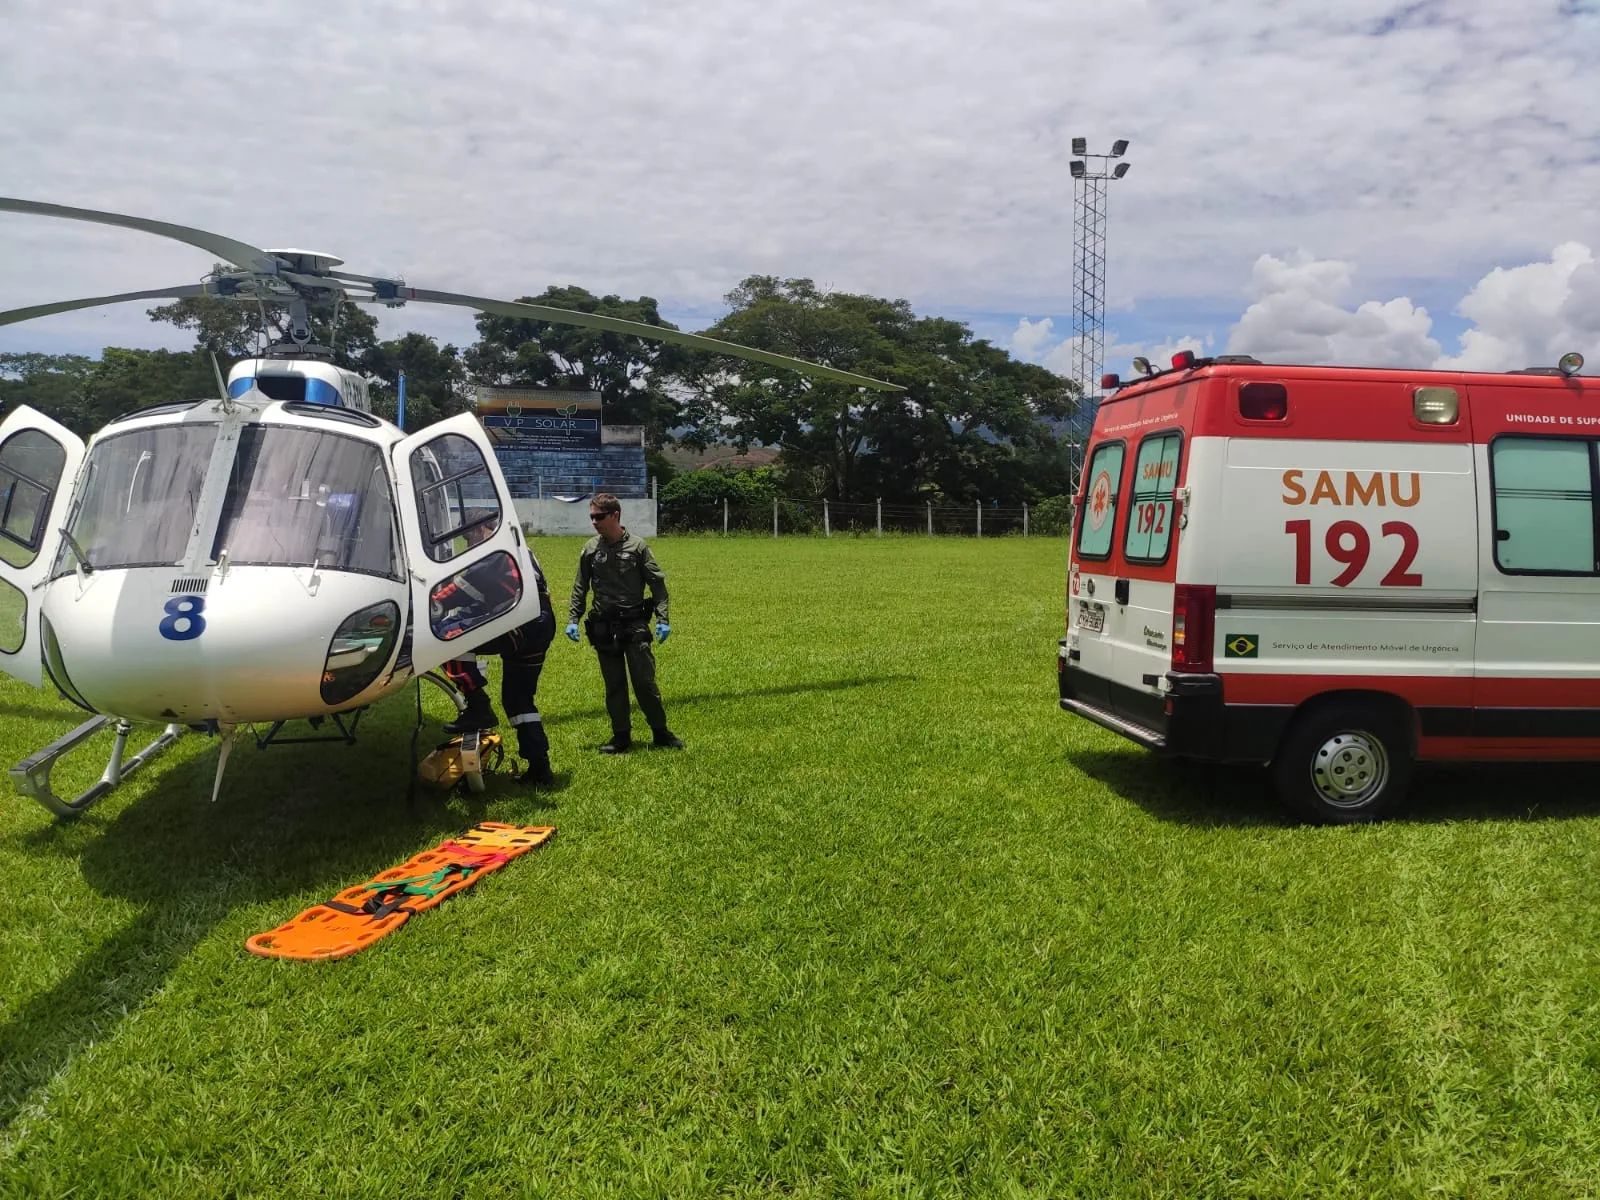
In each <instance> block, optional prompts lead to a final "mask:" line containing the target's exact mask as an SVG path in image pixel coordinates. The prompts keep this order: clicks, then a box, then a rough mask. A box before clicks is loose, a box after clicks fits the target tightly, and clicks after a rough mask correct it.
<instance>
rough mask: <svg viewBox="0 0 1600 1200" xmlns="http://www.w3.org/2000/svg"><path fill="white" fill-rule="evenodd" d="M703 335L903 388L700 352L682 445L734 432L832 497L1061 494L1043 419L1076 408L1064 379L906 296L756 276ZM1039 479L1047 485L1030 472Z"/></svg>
mask: <svg viewBox="0 0 1600 1200" xmlns="http://www.w3.org/2000/svg"><path fill="white" fill-rule="evenodd" d="M727 300H728V303H729V305H730V306H731V307H732V309H733V311H732V312H730V313H729V314H728V315H727V316H726V317H724V318H723V319H722V320H721V321H719V322H718V323H717V324H716V325H715V326H713V327H712V328H711V329H709V330H706V333H707V334H708V335H710V336H712V337H720V338H725V339H727V340H728V341H733V342H739V343H742V344H744V345H748V346H755V347H758V348H760V349H765V350H774V351H777V352H779V353H782V354H788V355H793V356H795V357H797V358H805V359H810V360H812V361H815V362H821V363H824V364H826V365H829V366H834V367H841V368H843V369H845V370H850V371H856V372H859V373H860V374H864V375H871V376H874V377H876V378H879V379H883V380H886V381H888V382H891V383H898V384H901V385H902V386H903V387H904V388H905V389H906V390H905V391H904V392H897V393H895V392H874V391H867V390H864V389H858V388H856V387H852V386H849V385H845V384H837V383H831V382H826V381H822V382H819V381H816V380H814V379H810V378H807V377H805V376H802V375H799V374H798V373H796V372H791V371H774V370H771V369H769V368H762V367H754V368H752V367H751V366H749V365H747V364H744V363H740V364H739V365H738V366H736V367H732V368H730V367H728V366H727V365H726V364H725V362H718V363H713V362H711V361H709V360H706V359H703V358H697V359H696V360H695V361H694V363H693V365H692V367H691V369H690V371H689V372H687V374H688V377H689V378H690V379H691V380H692V381H693V382H694V384H695V385H696V390H697V396H696V399H695V400H694V401H693V402H691V403H690V404H689V405H687V406H686V408H685V412H684V417H683V419H684V420H685V421H686V422H688V423H690V425H691V432H690V433H689V434H688V435H687V436H686V437H685V438H684V439H683V440H685V441H688V442H690V443H691V444H698V445H705V444H707V443H708V442H710V441H715V440H720V439H723V438H732V439H733V440H734V441H736V442H737V443H738V444H739V445H740V446H741V448H747V447H748V446H749V445H750V444H751V443H762V444H765V445H769V446H777V447H779V448H780V449H781V450H782V453H783V458H784V463H785V466H786V467H787V468H788V471H789V473H790V476H791V478H795V477H803V476H804V475H809V476H810V477H811V478H812V480H813V482H814V486H815V491H816V493H817V494H820V495H824V496H828V497H831V498H833V499H838V500H869V499H872V498H873V497H875V496H879V497H882V498H884V499H887V500H896V501H914V500H921V499H924V498H929V499H941V500H952V501H954V500H962V501H967V500H976V499H983V500H996V501H1001V502H1005V503H1015V502H1020V501H1023V500H1027V499H1031V498H1033V497H1035V496H1037V495H1047V494H1052V493H1054V492H1057V491H1060V490H1062V487H1061V486H1060V485H1058V483H1057V482H1056V480H1055V478H1054V476H1055V475H1056V474H1057V473H1058V472H1057V470H1056V469H1055V467H1054V466H1053V465H1052V464H1053V463H1054V461H1055V459H1056V458H1058V457H1060V453H1059V444H1058V442H1057V439H1056V438H1055V435H1054V433H1053V432H1052V431H1051V429H1050V428H1049V426H1048V425H1047V424H1045V422H1044V421H1043V420H1042V418H1045V417H1059V416H1063V415H1065V414H1066V413H1068V412H1070V411H1071V410H1072V408H1073V405H1074V404H1075V394H1074V388H1073V385H1072V384H1070V383H1068V382H1067V381H1066V380H1064V379H1061V378H1060V377H1059V376H1056V375H1054V374H1052V373H1051V372H1049V371H1047V370H1045V369H1044V368H1042V367H1037V366H1034V365H1032V364H1029V363H1022V362H1018V361H1016V360H1014V359H1012V358H1011V356H1010V355H1009V354H1007V353H1006V352H1005V351H1004V350H1001V349H999V348H998V347H996V346H993V345H991V344H990V343H988V342H986V341H982V340H977V341H974V340H973V338H972V334H971V331H970V330H969V329H968V328H967V327H966V326H965V325H963V324H961V323H960V322H958V321H950V320H946V319H943V318H938V317H925V318H919V317H917V316H916V314H915V313H913V312H912V310H911V306H910V305H909V304H908V303H907V302H906V301H904V300H885V299H880V298H878V297H874V296H861V295H850V294H846V293H828V292H823V291H821V290H820V289H818V288H817V286H816V285H815V284H814V283H812V281H811V280H809V279H785V280H781V281H780V280H779V279H777V278H776V277H774V276H766V275H758V276H751V277H749V278H747V279H746V280H744V282H743V283H741V284H740V285H739V287H737V288H735V289H734V290H733V291H732V292H730V293H729V294H728V296H727ZM1040 474H1043V475H1044V476H1046V478H1034V476H1038V475H1040Z"/></svg>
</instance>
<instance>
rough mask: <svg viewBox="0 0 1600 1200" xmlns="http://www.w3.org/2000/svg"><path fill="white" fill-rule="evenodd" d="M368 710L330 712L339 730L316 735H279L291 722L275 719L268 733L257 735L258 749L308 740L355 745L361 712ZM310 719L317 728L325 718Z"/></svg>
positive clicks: (295, 744) (297, 743)
mask: <svg viewBox="0 0 1600 1200" xmlns="http://www.w3.org/2000/svg"><path fill="white" fill-rule="evenodd" d="M366 711H367V710H366V709H364V708H358V709H356V710H355V711H354V712H342V713H330V714H329V716H330V717H331V718H332V720H333V727H334V728H335V729H337V730H338V731H339V732H338V733H321V734H317V735H316V736H315V737H279V736H278V733H279V731H280V730H282V729H283V727H284V726H285V725H287V724H288V723H289V722H287V721H274V722H273V723H272V728H270V729H268V730H267V732H266V733H264V734H257V735H256V749H257V750H265V749H266V748H267V747H268V746H297V745H301V744H303V743H306V742H343V743H344V744H345V745H347V746H354V745H355V744H356V728H357V726H359V725H360V724H361V714H362V713H364V712H366ZM346 717H349V718H350V721H349V723H348V724H346V723H345V720H344V718H346ZM309 721H310V724H311V728H313V729H316V728H318V727H319V726H321V724H322V721H323V718H321V717H311V718H309Z"/></svg>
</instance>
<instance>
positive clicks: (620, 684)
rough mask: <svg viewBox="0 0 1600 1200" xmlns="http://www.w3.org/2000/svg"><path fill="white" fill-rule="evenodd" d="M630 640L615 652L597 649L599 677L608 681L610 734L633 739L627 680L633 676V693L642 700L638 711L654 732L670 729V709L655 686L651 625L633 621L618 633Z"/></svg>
mask: <svg viewBox="0 0 1600 1200" xmlns="http://www.w3.org/2000/svg"><path fill="white" fill-rule="evenodd" d="M618 633H619V634H623V635H624V636H625V637H626V638H627V640H626V641H625V642H624V643H623V645H622V646H620V647H618V648H617V649H615V650H601V649H599V648H596V650H595V655H596V657H598V658H599V659H600V676H601V678H602V679H604V680H605V681H606V714H607V715H608V716H609V717H610V718H611V732H612V734H614V735H615V736H617V737H630V736H632V734H631V730H632V724H633V722H632V713H631V711H630V710H631V706H630V705H629V703H628V677H629V676H632V677H633V694H634V695H635V696H637V697H638V698H639V711H640V712H642V713H644V719H645V720H646V721H648V722H649V723H650V728H651V729H652V730H656V729H665V728H666V727H667V710H666V709H665V708H664V707H663V706H662V704H661V689H660V688H658V687H657V686H656V655H655V651H654V650H652V649H651V647H650V626H649V623H648V622H645V621H640V622H638V623H637V624H634V623H632V622H630V623H629V624H628V625H627V626H625V627H624V628H621V629H619V630H618Z"/></svg>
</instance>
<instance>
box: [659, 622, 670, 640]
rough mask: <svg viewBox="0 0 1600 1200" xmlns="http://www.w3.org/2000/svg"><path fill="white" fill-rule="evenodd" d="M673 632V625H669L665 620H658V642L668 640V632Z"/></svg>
mask: <svg viewBox="0 0 1600 1200" xmlns="http://www.w3.org/2000/svg"><path fill="white" fill-rule="evenodd" d="M671 632H672V626H671V625H668V624H667V623H666V622H665V621H657V622H656V641H658V642H664V641H666V640H667V634H669V633H671Z"/></svg>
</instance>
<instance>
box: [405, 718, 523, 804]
mask: <svg viewBox="0 0 1600 1200" xmlns="http://www.w3.org/2000/svg"><path fill="white" fill-rule="evenodd" d="M504 758H505V746H504V745H503V744H502V742H501V740H500V735H499V734H498V733H489V732H483V733H469V734H466V735H464V736H463V737H458V738H451V739H450V740H449V741H448V742H445V743H444V744H442V745H441V746H439V747H438V748H437V749H436V750H434V752H433V753H432V754H430V755H428V757H427V758H425V759H423V760H422V761H421V762H420V763H418V764H417V778H419V779H421V780H422V782H424V783H426V784H430V785H431V786H433V787H436V788H438V789H439V790H440V791H441V792H448V791H449V790H450V789H451V788H453V787H456V786H457V785H458V784H460V783H461V781H462V780H463V779H465V778H466V777H467V774H468V773H469V772H471V771H479V772H482V771H494V770H498V769H499V767H500V764H501V762H502V761H503V760H504Z"/></svg>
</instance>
